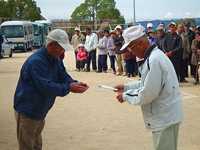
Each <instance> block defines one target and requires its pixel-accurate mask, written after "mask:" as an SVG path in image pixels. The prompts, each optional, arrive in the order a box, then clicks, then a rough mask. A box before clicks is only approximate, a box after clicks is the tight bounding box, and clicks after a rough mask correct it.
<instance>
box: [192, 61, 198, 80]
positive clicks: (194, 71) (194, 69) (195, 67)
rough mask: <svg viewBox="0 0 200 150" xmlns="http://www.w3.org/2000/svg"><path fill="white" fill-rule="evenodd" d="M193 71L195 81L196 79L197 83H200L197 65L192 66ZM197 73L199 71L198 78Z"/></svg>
mask: <svg viewBox="0 0 200 150" xmlns="http://www.w3.org/2000/svg"><path fill="white" fill-rule="evenodd" d="M198 68H199V67H198ZM192 70H193V73H192V74H193V75H194V79H196V81H199V73H198V70H197V66H196V65H192ZM196 71H197V77H196Z"/></svg>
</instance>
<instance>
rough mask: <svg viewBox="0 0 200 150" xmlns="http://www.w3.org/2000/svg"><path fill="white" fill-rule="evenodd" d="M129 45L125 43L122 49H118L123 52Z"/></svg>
mask: <svg viewBox="0 0 200 150" xmlns="http://www.w3.org/2000/svg"><path fill="white" fill-rule="evenodd" d="M130 43H131V42H129V43H125V44H124V45H123V46H122V48H121V49H120V51H123V50H124V49H125V48H126V47H127V46H128V45H129V44H130Z"/></svg>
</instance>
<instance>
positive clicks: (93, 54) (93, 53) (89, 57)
mask: <svg viewBox="0 0 200 150" xmlns="http://www.w3.org/2000/svg"><path fill="white" fill-rule="evenodd" d="M91 60H92V69H93V70H97V65H96V49H94V50H92V51H90V52H87V70H88V71H90V61H91Z"/></svg>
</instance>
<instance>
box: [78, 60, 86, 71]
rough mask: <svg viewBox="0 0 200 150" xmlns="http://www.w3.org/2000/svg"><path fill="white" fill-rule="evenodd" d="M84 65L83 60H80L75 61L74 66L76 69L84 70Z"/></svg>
mask: <svg viewBox="0 0 200 150" xmlns="http://www.w3.org/2000/svg"><path fill="white" fill-rule="evenodd" d="M85 63H86V60H85V59H82V60H77V61H76V64H77V67H76V68H77V69H84V68H85Z"/></svg>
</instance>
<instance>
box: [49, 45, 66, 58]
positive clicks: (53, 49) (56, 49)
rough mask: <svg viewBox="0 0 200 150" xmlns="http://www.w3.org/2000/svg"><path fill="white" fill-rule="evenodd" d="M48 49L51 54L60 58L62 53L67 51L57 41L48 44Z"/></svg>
mask: <svg viewBox="0 0 200 150" xmlns="http://www.w3.org/2000/svg"><path fill="white" fill-rule="evenodd" d="M47 47H48V48H47V49H48V52H49V53H50V54H51V56H52V57H54V58H59V57H60V55H61V54H62V53H64V52H65V50H64V49H63V48H62V47H61V46H60V44H58V43H57V42H50V43H49V44H48V45H47Z"/></svg>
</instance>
